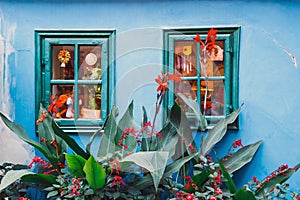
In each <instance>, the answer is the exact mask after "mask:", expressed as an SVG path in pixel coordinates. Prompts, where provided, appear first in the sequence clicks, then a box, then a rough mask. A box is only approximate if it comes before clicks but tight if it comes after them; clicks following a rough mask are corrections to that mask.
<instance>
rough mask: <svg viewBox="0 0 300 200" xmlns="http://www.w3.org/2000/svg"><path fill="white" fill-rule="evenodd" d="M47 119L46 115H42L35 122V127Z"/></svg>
mask: <svg viewBox="0 0 300 200" xmlns="http://www.w3.org/2000/svg"><path fill="white" fill-rule="evenodd" d="M46 118H47V116H46V115H42V116H41V117H40V118H39V119H38V120H36V123H35V124H36V125H38V124H39V123H41V122H43V121H44V120H45V119H46Z"/></svg>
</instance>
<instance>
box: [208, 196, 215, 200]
mask: <svg viewBox="0 0 300 200" xmlns="http://www.w3.org/2000/svg"><path fill="white" fill-rule="evenodd" d="M209 200H217V198H216V197H215V196H210V197H209Z"/></svg>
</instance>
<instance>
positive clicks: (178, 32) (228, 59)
mask: <svg viewBox="0 0 300 200" xmlns="http://www.w3.org/2000/svg"><path fill="white" fill-rule="evenodd" d="M209 29H210V28H186V29H185V28H178V29H164V30H163V42H164V43H163V48H164V51H163V66H164V69H163V70H164V71H165V72H170V73H175V69H174V68H175V67H174V66H175V59H174V57H175V43H176V42H178V41H191V42H192V41H193V39H194V38H195V37H196V35H197V34H199V35H200V38H201V40H202V41H205V39H206V36H207V33H208V31H209ZM214 29H216V30H218V32H217V38H216V41H221V42H222V43H223V45H224V49H223V50H224V51H223V59H224V60H223V64H224V74H223V76H218V77H215V76H212V77H208V80H211V81H213V80H221V81H223V83H224V106H223V113H222V115H220V116H206V119H207V120H208V122H209V127H208V128H212V127H213V125H214V124H215V123H216V122H217V121H218V120H220V119H221V118H224V117H226V116H227V115H228V114H230V113H231V112H232V111H234V110H236V109H238V107H239V103H238V90H239V53H240V27H216V28H214ZM196 45H197V46H196V51H197V53H196V54H197V55H200V51H201V49H200V48H201V47H200V44H199V43H198V44H196ZM196 57H197V60H196V63H197V64H196V69H197V74H196V75H194V76H187V77H186V76H185V77H182V80H187V81H191V80H194V81H196V82H197V86H198V87H197V91H196V96H197V97H198V99H200V98H201V97H200V96H201V91H199V88H200V87H199V86H200V82H201V81H203V80H205V77H204V76H203V74H202V72H201V70H200V69H201V62H200V61H199V59H200V56H196ZM174 87H175V86H174V83H171V85H170V88H171V91H170V90H169V92H168V94H167V98H166V100H165V101H164V106H166V107H167V108H170V107H171V106H172V105H173V104H174V101H175V94H174V93H175V91H174V89H175V88H174ZM172 89H173V90H172ZM198 103H199V102H198ZM199 106H200V103H199ZM200 107H201V106H200ZM187 116H188V118H189V119H190V120H191V122H192V121H193V119H194V117H193V115H192V114H191V115H187ZM165 117H166V116H165ZM191 128H192V129H195V128H196V127H193V125H192V123H191ZM229 128H230V129H238V120H236V122H234V123H233V124H232V125H231V126H230V127H229Z"/></svg>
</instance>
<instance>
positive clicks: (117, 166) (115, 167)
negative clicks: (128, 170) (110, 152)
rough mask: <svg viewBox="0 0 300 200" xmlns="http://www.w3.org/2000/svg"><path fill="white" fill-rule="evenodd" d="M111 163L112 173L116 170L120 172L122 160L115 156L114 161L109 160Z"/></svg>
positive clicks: (117, 172)
mask: <svg viewBox="0 0 300 200" xmlns="http://www.w3.org/2000/svg"><path fill="white" fill-rule="evenodd" d="M109 165H110V166H111V173H113V172H114V171H116V174H119V173H120V172H119V170H120V169H121V164H120V161H119V160H118V159H117V158H114V159H113V161H111V162H109Z"/></svg>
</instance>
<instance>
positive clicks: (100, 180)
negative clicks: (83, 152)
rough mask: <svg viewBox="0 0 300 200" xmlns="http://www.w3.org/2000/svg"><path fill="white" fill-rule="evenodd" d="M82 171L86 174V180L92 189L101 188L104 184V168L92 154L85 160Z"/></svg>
mask: <svg viewBox="0 0 300 200" xmlns="http://www.w3.org/2000/svg"><path fill="white" fill-rule="evenodd" d="M83 171H84V172H85V174H86V180H87V182H88V183H89V185H90V187H91V188H92V189H93V190H97V189H101V188H103V187H104V185H105V176H106V173H105V170H104V168H103V167H102V166H101V165H100V164H99V163H98V162H97V161H96V160H95V158H94V157H93V156H90V158H89V159H88V160H87V161H86V163H85V165H84V167H83Z"/></svg>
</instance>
